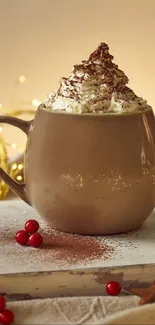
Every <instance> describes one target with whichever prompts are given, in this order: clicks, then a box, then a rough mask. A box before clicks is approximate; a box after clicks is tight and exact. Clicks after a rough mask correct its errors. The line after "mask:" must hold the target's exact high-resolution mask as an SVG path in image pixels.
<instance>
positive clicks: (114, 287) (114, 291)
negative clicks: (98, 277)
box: [106, 281, 121, 296]
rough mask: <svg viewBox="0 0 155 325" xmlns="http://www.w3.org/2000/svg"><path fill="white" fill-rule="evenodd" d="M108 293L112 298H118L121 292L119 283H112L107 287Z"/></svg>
mask: <svg viewBox="0 0 155 325" xmlns="http://www.w3.org/2000/svg"><path fill="white" fill-rule="evenodd" d="M106 292H107V294H108V295H110V296H117V295H119V293H120V292H121V286H120V284H119V283H118V282H115V281H111V282H109V283H107V285H106Z"/></svg>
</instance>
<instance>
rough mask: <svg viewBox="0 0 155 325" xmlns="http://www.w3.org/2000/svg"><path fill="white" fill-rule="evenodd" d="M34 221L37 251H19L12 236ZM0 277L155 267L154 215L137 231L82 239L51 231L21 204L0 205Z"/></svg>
mask: <svg viewBox="0 0 155 325" xmlns="http://www.w3.org/2000/svg"><path fill="white" fill-rule="evenodd" d="M28 219H37V220H38V221H39V223H40V232H41V233H42V235H43V239H44V242H43V245H42V247H40V248H37V249H35V248H31V247H28V246H26V247H23V246H20V245H18V244H17V243H16V241H15V234H16V232H17V231H18V230H20V229H24V223H25V221H27V220H28ZM0 233H1V240H0V274H14V273H27V272H46V271H62V270H63V271H64V270H78V269H82V270H88V269H89V268H91V269H92V268H106V267H118V266H130V265H143V264H144V265H145V264H154V263H155V211H154V212H153V213H152V215H151V216H150V217H149V218H148V220H147V221H146V222H145V224H144V225H143V227H142V228H141V229H139V230H138V231H135V232H131V233H128V234H123V235H117V236H106V237H105V236H103V237H96V238H95V237H84V236H76V235H70V234H63V233H61V232H57V231H53V230H51V229H49V227H48V226H47V225H46V224H45V223H44V222H43V221H42V219H41V218H40V217H39V216H38V214H37V213H36V211H35V210H34V209H33V208H31V207H29V206H28V205H26V204H25V203H24V202H22V201H20V200H19V201H17V200H14V201H1V202H0Z"/></svg>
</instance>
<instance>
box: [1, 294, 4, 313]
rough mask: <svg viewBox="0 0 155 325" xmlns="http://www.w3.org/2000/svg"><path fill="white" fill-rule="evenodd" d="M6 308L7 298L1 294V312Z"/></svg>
mask: <svg viewBox="0 0 155 325" xmlns="http://www.w3.org/2000/svg"><path fill="white" fill-rule="evenodd" d="M4 308H5V298H4V297H3V296H0V312H1V311H3V310H4Z"/></svg>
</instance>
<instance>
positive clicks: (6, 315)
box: [0, 309, 14, 325]
mask: <svg viewBox="0 0 155 325" xmlns="http://www.w3.org/2000/svg"><path fill="white" fill-rule="evenodd" d="M13 321H14V314H13V312H12V311H11V310H10V309H5V310H4V311H3V312H1V313H0V323H2V324H4V325H9V324H11V323H12V322H13Z"/></svg>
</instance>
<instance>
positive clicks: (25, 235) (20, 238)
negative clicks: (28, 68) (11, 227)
mask: <svg viewBox="0 0 155 325" xmlns="http://www.w3.org/2000/svg"><path fill="white" fill-rule="evenodd" d="M38 229H39V223H38V221H36V220H28V221H27V222H26V223H25V230H19V231H18V232H17V233H16V242H17V243H18V244H20V245H22V246H24V245H27V244H28V245H30V246H31V247H35V248H37V247H39V246H40V245H41V244H42V241H43V238H42V236H41V234H39V233H38V232H37V231H38Z"/></svg>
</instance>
